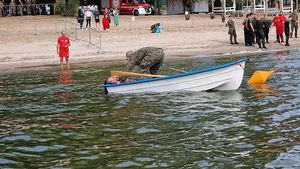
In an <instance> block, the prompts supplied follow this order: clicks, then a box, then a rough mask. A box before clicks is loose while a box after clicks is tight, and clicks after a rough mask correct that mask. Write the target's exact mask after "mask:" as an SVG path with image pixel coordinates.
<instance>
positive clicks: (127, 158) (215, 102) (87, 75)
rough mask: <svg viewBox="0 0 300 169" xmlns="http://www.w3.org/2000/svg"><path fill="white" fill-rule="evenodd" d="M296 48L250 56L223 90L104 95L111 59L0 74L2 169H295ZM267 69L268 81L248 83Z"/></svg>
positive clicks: (188, 66)
mask: <svg viewBox="0 0 300 169" xmlns="http://www.w3.org/2000/svg"><path fill="white" fill-rule="evenodd" d="M299 53H300V51H298V50H296V51H291V52H282V53H275V54H268V55H258V56H253V57H251V60H250V61H249V62H248V63H247V64H246V75H245V80H244V83H243V84H242V86H241V88H240V89H239V90H238V91H226V92H179V93H158V94H157V93H156V94H154V93H152V94H151V93H149V94H145V95H135V94H132V95H117V94H114V95H108V96H106V95H104V94H103V92H102V88H101V87H100V84H101V83H102V82H103V79H105V78H106V76H107V75H108V74H109V70H110V69H112V67H101V68H99V67H93V68H88V69H74V70H68V71H55V72H34V73H30V72H29V73H22V74H15V75H9V76H2V77H0V81H1V83H0V87H1V88H0V119H1V124H0V168H5V167H12V168H44V167H46V168H277V167H283V168H299V167H300V165H299V164H300V163H299V158H300V157H299V154H300V150H299V139H300V138H299V136H300V134H299V129H300V123H299V120H300V111H299V110H300V101H299V100H300V99H299V96H300V93H299V91H300V90H299V82H300V77H299V70H300V62H299V58H298V57H297V56H298V55H299ZM236 59H238V58H230V57H227V58H217V59H213V58H195V59H193V60H187V61H186V62H181V63H178V62H171V63H166V64H165V65H164V67H163V68H162V72H161V73H162V74H171V73H174V71H172V70H170V69H168V67H174V68H184V70H186V71H189V70H194V69H198V68H202V67H207V66H213V65H215V64H221V63H225V62H228V61H233V60H236ZM119 68H120V67H113V69H119ZM270 69H275V70H276V71H277V72H276V73H275V74H274V75H272V76H271V77H270V79H269V81H268V84H264V85H248V84H247V83H246V81H247V80H248V79H249V77H250V75H252V73H253V72H254V71H255V70H270Z"/></svg>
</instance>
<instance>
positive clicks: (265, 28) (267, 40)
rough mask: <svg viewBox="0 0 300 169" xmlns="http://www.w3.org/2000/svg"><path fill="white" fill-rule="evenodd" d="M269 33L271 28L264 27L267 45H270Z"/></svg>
mask: <svg viewBox="0 0 300 169" xmlns="http://www.w3.org/2000/svg"><path fill="white" fill-rule="evenodd" d="M269 32H270V28H269V27H264V35H265V38H266V42H267V43H269Z"/></svg>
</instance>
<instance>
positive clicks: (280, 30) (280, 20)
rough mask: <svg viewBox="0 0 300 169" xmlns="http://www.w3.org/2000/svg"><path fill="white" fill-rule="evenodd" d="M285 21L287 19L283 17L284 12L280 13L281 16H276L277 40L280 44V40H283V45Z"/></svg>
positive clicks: (274, 23)
mask: <svg viewBox="0 0 300 169" xmlns="http://www.w3.org/2000/svg"><path fill="white" fill-rule="evenodd" d="M285 20H286V17H285V16H283V14H282V11H280V13H279V15H278V14H276V16H275V17H274V19H273V25H274V26H275V27H276V39H277V42H278V43H280V39H281V43H284V39H283V30H284V22H285Z"/></svg>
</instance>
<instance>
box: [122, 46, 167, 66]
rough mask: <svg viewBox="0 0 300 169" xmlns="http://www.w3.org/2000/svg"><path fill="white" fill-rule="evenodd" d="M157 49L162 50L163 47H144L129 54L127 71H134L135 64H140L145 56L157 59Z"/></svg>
mask: <svg viewBox="0 0 300 169" xmlns="http://www.w3.org/2000/svg"><path fill="white" fill-rule="evenodd" d="M157 50H162V51H163V49H162V48H157V47H143V48H141V49H139V50H137V51H135V52H134V53H133V54H131V55H130V56H129V60H128V65H127V67H126V71H132V70H133V68H134V66H135V65H140V63H141V61H142V60H143V59H144V57H146V56H149V57H150V58H152V59H153V60H157V59H156V58H157V57H161V56H157V55H155V54H154V53H157V52H156V51H157Z"/></svg>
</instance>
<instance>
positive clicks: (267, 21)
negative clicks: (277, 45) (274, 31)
mask: <svg viewBox="0 0 300 169" xmlns="http://www.w3.org/2000/svg"><path fill="white" fill-rule="evenodd" d="M263 24H264V34H265V38H266V43H269V32H270V28H271V26H272V21H271V20H270V19H269V18H267V16H266V15H265V16H264V19H263Z"/></svg>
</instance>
